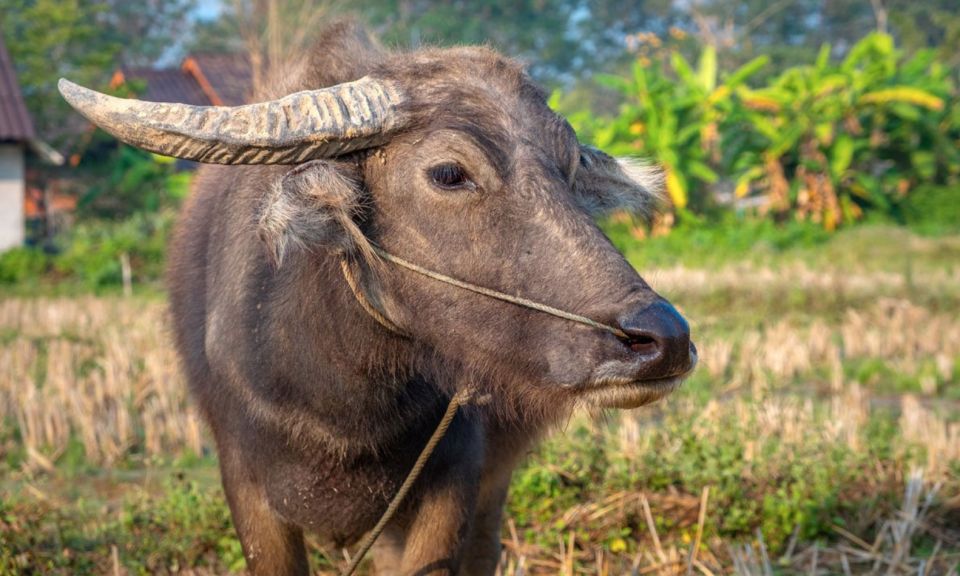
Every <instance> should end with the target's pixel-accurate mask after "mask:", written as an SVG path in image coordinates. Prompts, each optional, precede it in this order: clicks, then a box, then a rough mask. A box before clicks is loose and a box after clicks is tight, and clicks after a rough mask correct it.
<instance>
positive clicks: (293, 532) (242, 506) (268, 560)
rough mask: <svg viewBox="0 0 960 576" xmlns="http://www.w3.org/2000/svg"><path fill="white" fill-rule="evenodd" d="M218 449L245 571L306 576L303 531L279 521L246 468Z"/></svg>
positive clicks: (231, 453) (260, 575)
mask: <svg viewBox="0 0 960 576" xmlns="http://www.w3.org/2000/svg"><path fill="white" fill-rule="evenodd" d="M224 448H225V447H224V446H222V445H221V446H220V450H219V452H220V473H221V476H222V477H223V488H224V491H225V492H226V495H227V503H228V504H229V505H230V512H231V514H232V516H233V524H234V526H235V527H236V529H237V534H238V535H239V536H240V544H241V545H242V546H243V556H244V558H246V560H247V569H248V570H249V572H250V574H252V575H254V576H268V575H276V576H306V575H308V574H309V573H310V569H309V565H308V563H307V553H306V549H305V547H304V543H303V531H302V530H301V529H300V528H298V527H296V526H293V525H290V524H288V523H286V522H284V521H283V520H282V519H281V518H279V517H278V516H277V515H276V513H274V512H273V510H271V509H270V505H269V504H268V502H267V497H266V493H265V491H264V490H263V487H262V486H261V485H260V484H259V483H257V482H256V480H255V479H254V478H253V477H252V476H251V474H250V473H249V469H250V467H249V466H246V465H244V464H243V463H241V462H240V461H239V460H238V459H237V458H235V457H234V455H235V453H234V451H233V450H228V449H224Z"/></svg>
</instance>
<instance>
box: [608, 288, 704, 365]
mask: <svg viewBox="0 0 960 576" xmlns="http://www.w3.org/2000/svg"><path fill="white" fill-rule="evenodd" d="M619 324H620V329H621V330H623V332H624V333H625V334H626V335H627V338H626V339H625V340H624V344H625V345H626V346H627V347H629V348H630V350H632V351H633V352H635V353H636V354H639V355H641V356H642V357H643V363H644V376H645V377H647V378H666V377H669V376H678V375H680V374H683V373H684V372H686V371H687V370H689V369H690V367H691V364H692V359H691V351H692V346H691V345H690V326H689V325H688V324H687V321H686V320H684V318H683V316H681V315H680V313H679V312H677V309H676V308H674V307H673V306H672V305H670V303H669V302H666V301H664V300H658V301H656V302H654V303H653V304H650V305H647V306H644V307H641V308H637V309H634V310H631V311H629V312H627V313H626V314H624V315H623V316H621V317H620V318H619Z"/></svg>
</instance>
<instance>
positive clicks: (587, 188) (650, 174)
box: [573, 146, 663, 219]
mask: <svg viewBox="0 0 960 576" xmlns="http://www.w3.org/2000/svg"><path fill="white" fill-rule="evenodd" d="M573 192H574V197H575V198H576V200H577V202H578V203H579V204H580V205H581V206H582V207H583V208H584V210H586V211H587V212H589V213H590V214H592V215H594V216H601V215H604V214H608V213H610V212H613V211H615V210H625V211H627V212H630V213H632V214H636V215H638V216H640V217H642V218H645V219H649V218H650V217H651V216H652V215H653V213H654V212H656V210H657V209H658V207H659V205H660V204H661V203H662V201H663V171H662V170H661V169H660V168H658V167H657V166H654V165H649V164H643V163H641V162H638V161H636V160H632V159H629V158H619V159H618V158H614V157H613V156H610V155H609V154H606V153H605V152H602V151H600V150H598V149H596V148H593V147H592V146H580V167H579V168H578V170H577V175H576V178H575V179H574V183H573Z"/></svg>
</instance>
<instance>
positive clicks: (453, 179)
mask: <svg viewBox="0 0 960 576" xmlns="http://www.w3.org/2000/svg"><path fill="white" fill-rule="evenodd" d="M427 174H428V175H429V176H430V181H431V182H433V185H434V186H436V187H437V188H441V189H443V190H460V189H467V190H473V189H475V188H476V184H474V183H473V181H472V180H470V177H469V176H467V173H466V172H465V171H464V169H463V167H461V166H460V165H459V164H453V163H448V164H438V165H436V166H434V167H432V168H430V169H429V170H427Z"/></svg>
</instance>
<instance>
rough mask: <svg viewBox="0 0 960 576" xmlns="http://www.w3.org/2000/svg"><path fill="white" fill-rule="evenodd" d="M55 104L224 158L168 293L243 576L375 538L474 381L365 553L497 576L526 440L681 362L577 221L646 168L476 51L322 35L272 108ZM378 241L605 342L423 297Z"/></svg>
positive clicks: (626, 399)
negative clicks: (584, 134)
mask: <svg viewBox="0 0 960 576" xmlns="http://www.w3.org/2000/svg"><path fill="white" fill-rule="evenodd" d="M61 91H62V93H63V94H64V96H65V97H66V98H67V100H69V101H70V103H71V104H72V105H73V106H74V107H75V108H77V109H78V110H79V111H81V112H82V113H83V114H84V115H86V116H87V117H88V118H89V119H90V120H92V121H93V122H95V123H96V124H98V125H99V126H101V127H102V128H104V129H105V130H107V131H108V132H110V133H112V134H114V135H115V136H117V137H118V138H120V139H121V140H123V141H125V142H128V143H130V144H133V145H135V146H139V147H141V148H145V149H147V150H151V151H154V152H157V153H160V154H164V155H168V156H176V157H180V158H187V159H192V160H197V161H200V162H204V163H208V164H225V165H229V166H205V167H203V168H202V169H201V170H200V172H199V173H198V175H197V181H196V186H195V190H194V191H193V194H192V196H191V198H190V199H189V201H188V202H187V204H186V206H185V207H184V209H183V213H182V216H181V218H180V222H179V227H178V232H177V233H176V237H175V239H174V241H173V243H172V246H171V248H170V270H169V291H170V302H171V310H172V315H173V319H174V329H175V337H176V344H177V348H178V350H179V352H180V355H181V356H182V360H183V366H184V370H185V373H186V376H187V379H188V381H189V385H190V389H191V391H192V395H193V397H194V398H195V401H196V402H197V403H198V405H199V406H200V408H201V410H202V412H203V415H204V417H205V418H206V421H207V422H208V423H209V425H210V429H211V430H212V432H213V436H214V438H215V440H216V444H217V449H218V452H219V457H220V467H221V472H222V478H223V486H224V490H225V492H226V496H227V500H228V502H229V504H230V509H231V511H232V514H233V520H234V524H235V526H236V529H237V532H238V533H239V536H240V540H241V542H242V544H243V551H244V555H245V557H246V560H247V564H248V566H249V568H250V570H251V571H252V572H253V573H255V574H271V575H273V574H306V573H307V572H308V566H307V558H306V554H305V551H304V540H303V531H304V530H307V531H311V532H313V533H316V534H318V535H319V536H320V537H322V538H324V539H327V540H329V541H332V542H335V543H337V544H338V545H346V544H349V543H351V542H354V541H356V540H358V539H359V538H360V537H361V536H362V535H363V534H364V533H365V532H367V531H369V530H370V529H371V527H372V526H373V525H374V524H375V523H376V521H377V519H378V518H379V517H380V515H381V514H382V513H383V512H384V509H385V508H386V507H387V504H388V502H389V501H390V499H391V497H392V496H393V495H394V493H395V492H396V491H397V488H398V485H399V484H400V483H401V482H402V480H403V478H404V476H405V475H406V473H407V471H408V470H409V469H410V467H411V465H412V463H413V462H414V460H415V459H416V457H417V455H418V453H419V451H420V450H421V448H422V447H423V446H424V444H425V442H426V441H427V439H428V437H429V436H430V435H431V433H432V431H433V429H434V427H435V426H436V423H437V421H438V420H439V419H440V416H441V414H442V413H443V412H444V409H445V407H446V405H447V402H448V401H449V399H450V397H451V395H453V394H454V393H455V392H456V391H458V390H464V389H468V388H469V389H471V390H474V391H476V394H475V396H474V399H475V401H474V402H472V403H471V404H469V405H468V406H467V408H466V409H463V410H461V411H460V412H459V413H458V414H457V416H456V418H455V419H454V420H453V423H452V425H451V426H450V429H449V431H448V432H447V434H446V435H445V436H444V438H443V440H442V441H441V443H440V444H439V446H438V447H437V449H436V451H435V452H434V453H433V455H432V456H431V457H430V459H429V462H428V464H427V468H426V469H425V472H424V474H423V475H422V476H421V478H420V479H419V480H418V481H417V482H416V485H415V487H414V490H413V491H412V492H411V493H410V496H409V497H408V498H407V499H406V500H405V501H404V503H403V506H402V508H401V509H400V511H399V513H398V514H397V515H396V517H395V518H394V519H393V520H392V521H391V522H390V524H389V526H387V529H386V531H385V532H384V534H383V536H382V537H381V539H380V540H379V541H378V543H377V546H376V547H375V549H374V552H375V555H374V562H375V564H376V567H377V569H378V571H380V572H383V573H400V574H428V573H445V574H453V573H457V574H492V573H493V571H494V570H495V565H496V563H497V560H498V550H499V535H500V525H501V512H502V508H503V505H504V502H505V499H506V494H507V487H508V483H509V480H510V476H511V473H512V470H513V469H514V467H515V466H516V464H517V463H518V461H519V460H520V459H521V458H522V456H523V455H524V453H525V452H526V451H527V450H528V449H529V448H530V446H531V444H532V443H533V442H534V441H535V440H536V439H537V438H538V436H540V435H541V434H542V433H543V431H544V430H545V429H547V428H549V426H550V424H551V423H553V422H556V421H557V420H558V419H561V418H564V417H565V416H566V415H568V414H569V413H570V411H571V410H572V409H573V408H575V407H576V406H578V405H580V406H590V407H617V408H630V407H635V406H640V405H642V404H646V403H649V402H652V401H654V400H657V399H659V398H661V397H663V396H665V395H666V394H668V393H669V392H670V391H672V390H673V389H674V388H675V387H676V386H677V385H678V384H679V382H680V381H681V380H682V379H683V377H684V376H685V375H686V374H688V373H689V372H690V371H691V370H692V368H693V366H694V364H695V363H696V353H695V349H694V347H693V346H692V344H691V342H690V335H689V328H688V326H687V323H686V322H685V320H684V319H683V318H682V317H681V316H680V315H679V314H678V313H677V311H676V310H675V309H674V308H673V307H672V306H671V305H670V304H669V303H667V302H666V301H665V300H664V299H663V298H661V297H660V296H658V295H657V294H656V293H655V292H654V291H653V290H652V289H651V288H650V287H649V286H648V285H647V284H646V283H645V282H644V281H643V280H642V279H641V278H640V276H638V275H637V273H636V272H635V271H634V269H633V268H632V267H631V266H630V265H629V264H628V263H627V262H626V260H625V259H624V258H623V256H622V255H621V254H620V253H619V252H618V251H617V250H616V249H615V248H614V247H613V246H612V245H611V243H610V242H609V241H608V240H607V238H606V237H605V236H604V235H603V233H602V232H601V231H600V229H599V228H598V227H597V226H596V225H595V223H594V216H596V215H598V214H601V213H603V212H606V211H609V210H612V209H618V208H625V209H628V210H633V211H645V210H648V209H649V207H650V204H651V203H652V198H653V194H652V189H653V188H654V187H656V185H657V181H658V179H659V176H658V175H657V173H656V171H655V170H650V169H647V170H643V169H641V170H635V171H633V176H629V175H628V173H627V171H625V170H624V168H623V166H621V165H620V164H619V163H618V161H616V160H614V159H613V158H611V157H610V156H607V155H606V154H604V153H602V152H600V151H598V150H595V149H592V148H589V147H586V146H582V145H580V144H578V142H577V138H576V134H575V133H574V131H573V129H572V128H571V127H570V125H569V124H568V123H567V122H566V121H565V120H564V119H563V118H561V117H560V116H558V115H557V114H555V113H554V112H553V111H551V110H550V108H549V107H548V106H547V103H546V101H545V98H544V92H543V91H542V90H541V89H540V88H538V87H537V86H536V85H535V84H534V83H533V82H532V81H531V80H530V78H529V77H528V76H527V75H526V74H525V72H524V71H523V69H522V67H521V66H519V65H518V64H516V63H515V62H513V61H511V60H510V59H507V58H505V57H503V56H501V55H499V54H498V53H496V52H495V51H493V50H491V49H489V48H478V47H460V48H448V49H422V50H418V51H414V52H399V53H392V52H388V51H386V50H383V49H382V48H379V47H378V46H377V45H376V43H375V42H373V41H370V40H369V39H368V37H367V36H366V34H365V33H364V32H363V31H362V30H360V29H359V28H358V27H356V26H353V25H350V24H338V25H335V26H333V27H332V28H331V29H329V30H328V31H327V33H326V34H325V35H324V39H323V40H322V41H321V43H320V44H319V45H318V46H317V47H316V49H315V50H314V51H313V52H312V53H311V55H309V56H307V57H305V58H304V61H303V64H302V65H301V66H299V67H298V68H297V69H296V70H293V71H290V72H288V73H287V74H286V75H285V76H284V77H282V78H281V81H280V82H279V83H278V85H277V87H276V94H275V95H270V96H269V97H274V96H277V99H275V100H271V101H264V102H261V103H258V104H251V105H247V106H242V107H237V108H197V107H190V106H184V105H178V104H158V103H149V102H140V101H136V100H121V99H116V98H111V97H109V96H105V95H102V94H98V93H96V92H92V91H89V90H86V89H84V88H81V87H79V86H76V85H73V84H71V83H69V82H66V81H61ZM284 95H286V96H284ZM280 96H283V97H280ZM291 165H292V167H291ZM378 250H383V251H385V253H389V254H393V255H397V256H399V257H402V258H403V259H405V260H407V261H410V262H413V263H416V264H417V265H419V266H422V267H424V268H428V269H431V270H434V271H438V272H440V273H442V274H445V275H448V276H450V277H453V278H458V279H462V280H466V281H468V282H470V283H472V284H475V285H479V286H484V287H488V288H491V289H494V290H497V291H499V292H501V293H506V294H510V295H516V296H520V297H524V298H528V299H531V300H535V301H537V302H541V303H544V304H547V305H549V306H552V307H555V308H557V309H560V310H564V311H568V312H571V313H574V314H577V315H581V316H583V317H587V318H590V319H592V320H593V321H596V322H599V323H602V324H605V325H607V326H613V327H615V328H616V330H614V332H616V333H617V334H613V333H611V331H609V330H602V329H598V328H597V327H594V326H590V325H587V324H585V323H583V322H575V321H570V320H567V319H564V318H559V317H557V316H554V315H551V314H547V313H544V312H542V311H539V310H535V309H531V308H528V307H526V306H523V305H517V304H515V303H511V302H505V301H502V300H498V299H495V298H490V297H487V296H484V295H481V294H476V293H473V292H470V291H466V290H462V289H459V288H457V287H455V286H451V285H449V284H446V283H443V282H438V281H434V280H432V279H430V278H427V277H424V276H422V275H420V274H415V273H413V272H411V271H410V270H408V269H405V268H402V267H399V266H396V265H394V264H392V263H391V262H388V261H385V260H384V259H382V258H381V257H380V256H379V255H378V253H377V251H378ZM351 282H352V283H353V287H351Z"/></svg>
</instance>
